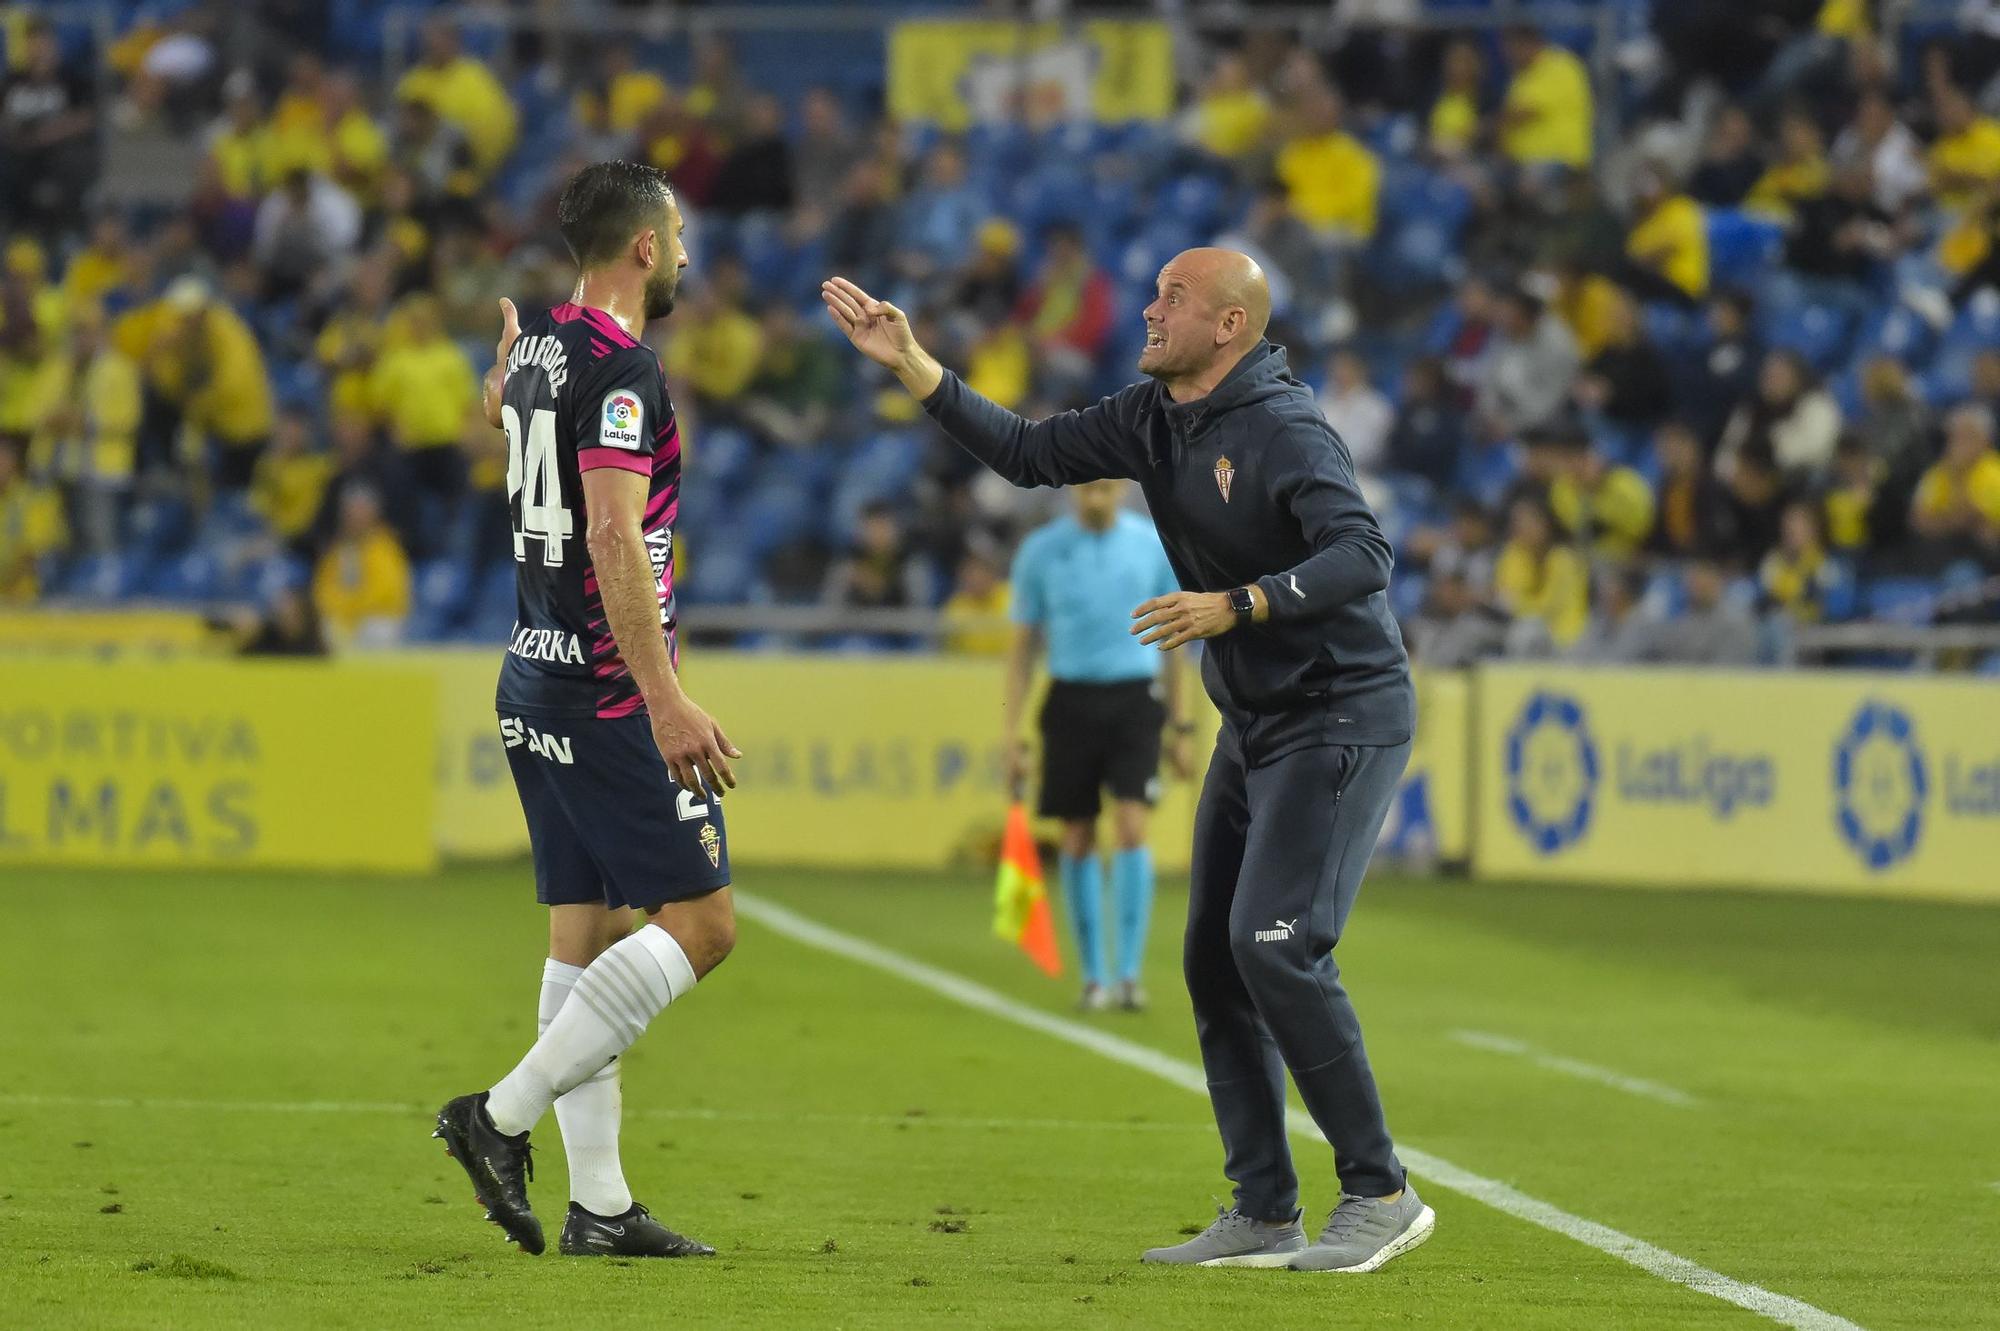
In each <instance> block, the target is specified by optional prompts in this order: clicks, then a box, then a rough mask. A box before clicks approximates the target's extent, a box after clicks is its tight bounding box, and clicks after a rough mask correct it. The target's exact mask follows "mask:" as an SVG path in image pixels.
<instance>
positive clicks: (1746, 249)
mask: <svg viewBox="0 0 2000 1331" xmlns="http://www.w3.org/2000/svg"><path fill="white" fill-rule="evenodd" d="M1784 248H1785V229H1784V227H1783V226H1782V225H1780V224H1779V223H1777V222H1774V221H1772V220H1771V219H1769V218H1767V217H1758V216H1755V215H1754V214H1751V213H1746V212H1743V211H1741V210H1739V209H1735V208H1711V209H1710V210H1709V211H1708V271H1709V282H1710V284H1711V285H1713V286H1715V287H1717V288H1723V287H1734V286H1751V285H1754V284H1755V283H1756V281H1757V280H1758V278H1760V277H1761V276H1762V275H1763V274H1764V273H1765V272H1767V271H1768V270H1769V268H1770V265H1772V264H1773V263H1776V262H1777V261H1778V258H1779V256H1780V255H1781V254H1782V253H1783V251H1784Z"/></svg>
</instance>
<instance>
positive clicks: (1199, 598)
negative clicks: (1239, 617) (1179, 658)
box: [1132, 592, 1255, 652]
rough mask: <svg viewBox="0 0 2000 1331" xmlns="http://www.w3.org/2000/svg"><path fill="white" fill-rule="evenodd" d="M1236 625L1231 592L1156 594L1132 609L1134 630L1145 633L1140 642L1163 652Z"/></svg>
mask: <svg viewBox="0 0 2000 1331" xmlns="http://www.w3.org/2000/svg"><path fill="white" fill-rule="evenodd" d="M1252 594H1253V595H1254V594H1255V593H1252ZM1235 627H1236V612H1235V611H1234V610H1232V609H1230V608H1229V593H1228V592H1175V593H1173V594H1172V595H1171V596H1155V597H1154V598H1153V599H1152V600H1150V601H1148V602H1146V603H1145V604H1144V605H1142V606H1140V607H1139V608H1138V609H1137V610H1134V611H1133V612H1132V632H1134V633H1138V634H1143V635H1144V636H1143V637H1141V638H1140V639H1139V641H1140V642H1143V643H1145V644H1146V645H1147V646H1149V647H1158V648H1159V649H1160V650H1161V651H1163V652H1170V651H1172V650H1173V649H1174V648H1176V647H1179V646H1181V645H1183V644H1184V643H1190V642H1193V641H1194V640H1195V639H1197V638H1219V637H1221V636H1222V635H1223V634H1225V633H1227V632H1229V630H1231V629H1233V628H1235Z"/></svg>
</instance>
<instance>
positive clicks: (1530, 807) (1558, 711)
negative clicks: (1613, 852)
mask: <svg viewBox="0 0 2000 1331" xmlns="http://www.w3.org/2000/svg"><path fill="white" fill-rule="evenodd" d="M1506 768H1507V815H1508V817H1509V819H1510V820H1511V821H1512V822H1513V824H1514V827H1515V829H1516V830H1517V831H1519V832H1520V834H1521V835H1522V836H1523V837H1525V838H1527V841H1528V844H1529V845H1531V846H1533V847H1534V848H1535V850H1536V852H1537V853H1539V854H1542V855H1553V854H1555V853H1556V852H1557V851H1559V850H1562V849H1563V848H1564V847H1566V846H1572V845H1575V844H1576V843H1577V842H1578V841H1580V840H1582V838H1583V834H1584V833H1585V832H1586V831H1588V830H1589V828H1590V815H1591V810H1592V807H1593V806H1594V805H1595V803H1596V799H1597V778H1598V762H1597V741H1596V740H1595V739H1593V738H1591V734H1590V724H1589V722H1588V721H1586V720H1585V718H1584V713H1583V704H1581V703H1579V702H1578V701H1577V700H1576V699H1575V698H1572V697H1569V696H1567V695H1565V694H1561V693H1537V694H1535V695H1534V696H1533V697H1531V698H1529V699H1528V703H1527V706H1525V707H1523V708H1522V709H1521V715H1520V716H1519V717H1517V718H1515V721H1514V724H1513V725H1512V726H1511V727H1510V728H1509V729H1508V731H1507V742H1506Z"/></svg>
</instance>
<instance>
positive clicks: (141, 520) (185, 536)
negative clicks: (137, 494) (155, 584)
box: [126, 496, 195, 558]
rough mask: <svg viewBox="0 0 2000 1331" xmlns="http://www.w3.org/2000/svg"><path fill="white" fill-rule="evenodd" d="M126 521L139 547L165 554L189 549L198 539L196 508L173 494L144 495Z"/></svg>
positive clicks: (158, 555) (155, 555)
mask: <svg viewBox="0 0 2000 1331" xmlns="http://www.w3.org/2000/svg"><path fill="white" fill-rule="evenodd" d="M126 525H127V530H128V532H129V533H130V535H131V538H132V544H133V547H134V548H135V549H137V550H139V551H140V552H142V553H144V554H146V555H148V556H150V557H152V558H163V557H165V556H168V555H173V554H178V553H180V552H181V551H183V550H185V549H187V547H188V543H189V542H190V541H192V540H193V539H194V530H195V528H194V510H193V509H191V508H189V507H188V505H187V503H186V501H184V500H181V499H178V498H173V497H171V496H160V497H158V498H154V499H144V500H141V501H139V502H138V503H136V504H134V505H133V506H132V511H131V514H130V515H129V516H128V517H127V519H126Z"/></svg>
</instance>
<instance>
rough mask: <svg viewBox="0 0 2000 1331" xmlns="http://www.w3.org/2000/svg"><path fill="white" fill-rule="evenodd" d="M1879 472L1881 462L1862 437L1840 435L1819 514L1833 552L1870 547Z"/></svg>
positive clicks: (1880, 481) (1879, 484) (1880, 470)
mask: <svg viewBox="0 0 2000 1331" xmlns="http://www.w3.org/2000/svg"><path fill="white" fill-rule="evenodd" d="M1883 471H1884V468H1883V466H1882V462H1881V459H1879V458H1877V457H1876V456H1875V450H1874V449H1872V448H1870V447H1869V446H1868V440H1867V439H1866V438H1865V437H1864V436H1862V435H1860V434H1858V433H1849V434H1845V435H1842V436H1841V439H1840V443H1839V444H1837V445H1835V447H1834V450H1833V483H1832V484H1831V485H1830V486H1829V487H1828V488H1827V492H1826V496H1825V498H1824V500H1823V505H1824V510H1825V511H1824V512H1823V514H1822V515H1821V517H1822V522H1821V526H1822V527H1823V529H1824V530H1825V532H1826V540H1827V544H1828V545H1830V546H1832V547H1833V548H1834V549H1835V550H1838V551H1841V552H1842V553H1844V554H1858V553H1860V552H1861V551H1864V550H1866V549H1867V548H1868V547H1869V545H1870V544H1871V533H1872V531H1873V528H1874V518H1875V505H1876V503H1877V502H1878V501H1879V499H1880V497H1881V488H1882V476H1883Z"/></svg>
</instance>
